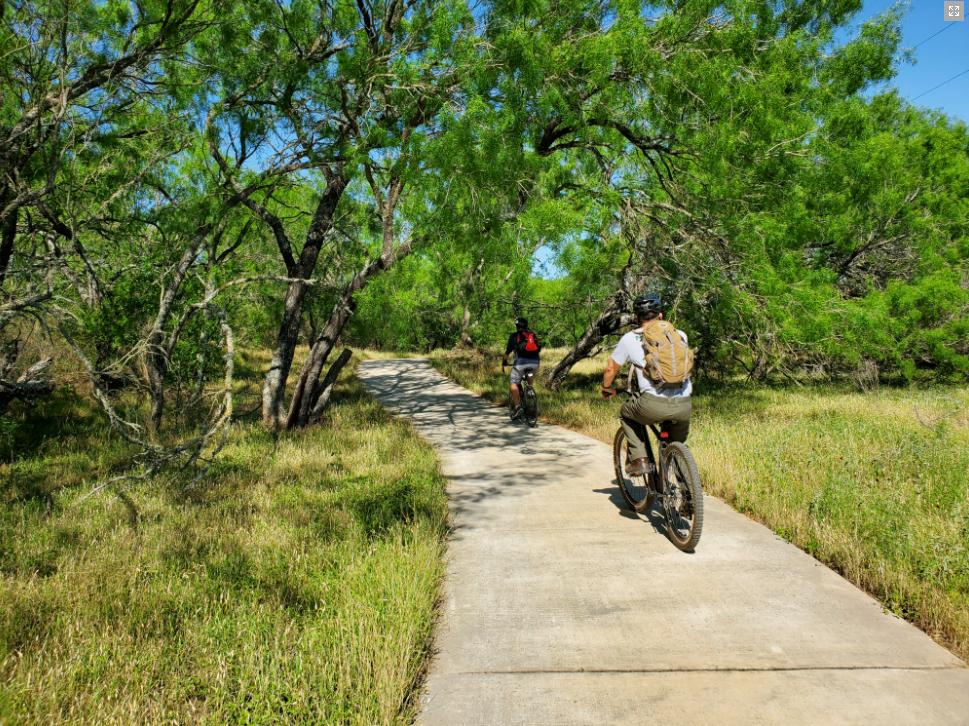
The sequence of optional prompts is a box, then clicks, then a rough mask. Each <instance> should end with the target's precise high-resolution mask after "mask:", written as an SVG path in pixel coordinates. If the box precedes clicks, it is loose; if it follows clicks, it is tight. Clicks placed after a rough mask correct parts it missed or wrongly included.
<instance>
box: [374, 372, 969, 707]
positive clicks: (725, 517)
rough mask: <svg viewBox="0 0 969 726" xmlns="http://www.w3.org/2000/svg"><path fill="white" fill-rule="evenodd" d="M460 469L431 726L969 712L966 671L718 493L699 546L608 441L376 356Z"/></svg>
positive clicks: (388, 380) (406, 412)
mask: <svg viewBox="0 0 969 726" xmlns="http://www.w3.org/2000/svg"><path fill="white" fill-rule="evenodd" d="M360 376H361V377H362V378H363V380H364V383H365V384H366V386H367V388H368V389H369V390H370V391H371V392H372V393H374V394H375V395H376V396H377V397H378V398H379V399H380V401H381V402H382V403H383V404H384V405H385V406H387V407H388V408H389V409H391V410H393V411H395V412H397V413H399V414H400V415H402V416H406V417H407V418H409V419H410V420H412V421H413V422H414V424H415V425H416V427H417V430H418V432H419V433H420V435H421V436H423V437H424V438H425V439H427V440H428V441H430V442H431V444H433V445H434V447H435V448H436V449H437V451H438V452H439V454H440V455H441V458H442V461H443V466H444V473H445V474H446V475H447V477H448V479H449V480H450V488H449V494H450V496H451V510H452V512H453V515H454V525H455V530H454V536H453V539H452V541H451V543H450V550H449V551H450V558H451V559H450V563H449V566H448V573H449V577H448V581H447V585H446V588H447V590H446V602H445V617H444V622H443V624H442V627H441V629H440V631H439V635H438V638H437V648H438V652H437V654H436V656H435V658H434V660H433V662H432V664H431V668H430V673H429V676H428V679H427V686H426V695H425V697H424V710H423V714H422V716H421V720H420V723H423V724H426V726H438V725H441V726H445V725H446V726H477V725H479V724H480V725H481V726H498V725H503V724H521V725H522V726H538V725H539V724H561V725H564V724H570V725H573V726H578V725H582V726H592V725H593V724H595V725H600V724H610V725H612V724H616V725H620V724H621V725H625V724H630V725H632V724H636V725H637V726H638V725H640V724H654V723H655V724H663V725H664V726H696V725H703V724H711V725H713V724H716V725H717V726H730V725H731V724H744V725H745V726H749V725H752V724H783V725H784V726H791V725H797V724H812V725H813V724H865V725H866V726H869V725H876V724H920V726H925V725H930V724H969V669H967V668H966V667H965V665H964V664H963V663H962V662H961V661H959V660H958V659H957V658H955V657H954V656H953V655H951V654H950V653H949V652H948V651H946V650H945V649H943V648H941V647H939V646H938V645H936V644H935V643H934V642H933V641H932V640H931V639H930V638H928V637H927V636H926V635H924V634H923V633H921V632H920V631H919V630H917V629H916V628H914V627H912V626H911V625H908V624H907V623H905V622H904V621H902V620H899V619H897V618H895V617H893V616H890V615H886V614H884V613H883V611H882V609H881V607H880V606H879V605H878V603H877V602H875V601H874V600H873V599H871V598H870V597H868V596H867V595H865V594H864V593H863V592H861V591H860V590H858V589H857V588H855V587H854V586H853V585H851V584H849V583H848V582H847V581H845V580H844V579H842V578H841V577H839V576H838V575H836V574H835V573H834V572H832V571H831V570H829V569H828V568H826V567H824V566H823V565H821V564H820V563H818V562H817V561H816V560H814V559H813V558H812V557H809V556H808V555H806V554H804V553H803V552H801V551H800V550H798V549H797V548H796V547H794V546H792V545H790V544H788V543H787V542H785V541H783V540H782V539H780V538H778V537H777V536H776V535H774V534H773V533H772V532H770V530H768V529H766V528H765V527H762V526H761V525H759V524H757V523H755V522H753V521H751V520H750V519H747V518H746V517H745V516H743V515H741V514H738V513H737V512H735V511H733V510H732V509H731V508H730V507H728V506H727V505H725V504H723V503H722V502H720V501H719V500H717V499H714V498H712V497H708V498H707V499H706V500H705V505H706V524H705V526H704V531H703V538H702V540H701V541H700V545H699V547H698V548H697V551H696V553H695V554H684V553H682V552H680V551H678V550H676V549H675V548H674V547H673V545H672V544H670V542H669V541H668V540H667V539H666V536H665V535H664V534H663V533H662V530H661V529H660V524H659V521H658V520H657V519H655V518H646V517H639V516H637V515H636V514H634V513H632V512H631V511H629V510H628V509H626V507H625V505H624V503H623V502H622V498H621V496H620V494H619V491H618V490H617V489H616V485H615V482H614V479H615V477H614V474H613V471H612V458H611V452H610V449H609V447H607V446H606V445H604V444H602V443H601V442H598V441H594V440H593V439H590V438H588V437H586V436H582V435H581V434H577V433H574V432H572V431H568V430H566V429H562V428H559V427H556V426H551V425H548V424H539V426H538V428H537V429H534V430H532V429H528V428H526V427H525V426H524V425H522V424H512V423H510V422H509V421H508V420H507V415H506V414H505V412H504V409H502V408H499V407H496V406H493V405H492V404H489V403H487V402H486V401H483V400H482V399H480V398H478V397H476V396H474V395H473V394H471V393H470V392H468V391H466V390H465V389H463V388H461V387H459V386H457V385H455V384H453V383H451V382H450V381H448V380H447V379H445V378H444V377H443V376H441V375H439V374H438V373H436V372H435V371H433V370H432V369H431V368H430V367H429V366H428V365H427V364H426V363H425V362H423V361H420V360H381V361H368V362H366V363H363V364H362V365H361V366H360Z"/></svg>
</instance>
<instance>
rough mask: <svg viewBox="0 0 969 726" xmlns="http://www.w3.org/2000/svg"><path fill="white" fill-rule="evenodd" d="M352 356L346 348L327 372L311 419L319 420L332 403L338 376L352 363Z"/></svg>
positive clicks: (320, 386)
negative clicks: (331, 398)
mask: <svg viewBox="0 0 969 726" xmlns="http://www.w3.org/2000/svg"><path fill="white" fill-rule="evenodd" d="M352 356H353V351H352V350H350V349H349V348H344V349H343V352H342V353H340V357H339V358H337V359H336V361H334V363H333V365H331V366H330V370H328V371H327V372H326V378H324V379H323V383H321V384H320V385H319V386H318V388H319V389H320V390H319V392H318V393H317V394H316V396H315V398H316V403H314V404H313V410H312V412H311V413H310V419H315V418H318V417H319V416H320V415H321V414H322V413H323V411H325V410H326V407H327V405H328V404H329V403H330V396H331V395H332V394H333V386H334V385H335V384H336V379H337V376H339V375H340V371H342V370H343V367H344V366H345V365H346V364H347V363H348V362H349V361H350V358H351V357H352Z"/></svg>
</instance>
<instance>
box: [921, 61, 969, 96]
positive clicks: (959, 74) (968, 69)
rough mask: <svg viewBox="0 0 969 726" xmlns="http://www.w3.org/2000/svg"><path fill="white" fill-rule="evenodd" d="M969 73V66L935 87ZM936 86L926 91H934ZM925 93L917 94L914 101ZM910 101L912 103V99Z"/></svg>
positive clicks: (940, 86)
mask: <svg viewBox="0 0 969 726" xmlns="http://www.w3.org/2000/svg"><path fill="white" fill-rule="evenodd" d="M967 73H969V68H966V70H964V71H963V72H962V73H958V74H956V75H954V76H952V78H950V79H949V80H948V81H943V82H942V83H940V84H939V85H938V86H936V87H935V88H942V86H944V85H945V84H946V83H951V82H952V81H954V80H955V79H956V78H958V77H959V76H964V75H966V74H967ZM935 88H930V89H929V90H927V91H926V92H925V93H932V91H934V90H935ZM925 93H920V94H919V95H917V96H916V97H915V98H913V99H912V101H917V100H919V99H920V98H922V96H924V95H925ZM910 103H911V101H910Z"/></svg>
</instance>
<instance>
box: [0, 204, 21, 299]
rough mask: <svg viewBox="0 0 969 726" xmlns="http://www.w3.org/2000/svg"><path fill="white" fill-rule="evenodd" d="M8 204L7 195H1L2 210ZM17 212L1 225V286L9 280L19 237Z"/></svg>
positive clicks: (0, 206) (0, 205)
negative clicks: (8, 268)
mask: <svg viewBox="0 0 969 726" xmlns="http://www.w3.org/2000/svg"><path fill="white" fill-rule="evenodd" d="M6 203H7V194H6V192H4V193H3V194H0V208H2V207H4V206H5V205H6ZM17 211H18V210H14V211H13V213H12V214H10V216H8V217H7V219H5V220H4V221H3V223H2V224H0V285H3V281H4V280H5V279H6V278H7V267H8V266H9V265H10V258H11V256H12V255H13V241H14V238H15V237H16V236H17Z"/></svg>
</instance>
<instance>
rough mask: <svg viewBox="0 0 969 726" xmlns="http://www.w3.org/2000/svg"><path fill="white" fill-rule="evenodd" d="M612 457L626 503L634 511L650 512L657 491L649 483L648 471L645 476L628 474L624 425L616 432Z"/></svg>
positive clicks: (627, 449)
mask: <svg viewBox="0 0 969 726" xmlns="http://www.w3.org/2000/svg"><path fill="white" fill-rule="evenodd" d="M612 458H613V462H614V463H615V467H616V482H617V483H618V484H619V491H620V493H621V494H622V498H623V499H625V500H626V504H628V505H629V508H630V509H632V510H633V511H634V512H637V513H642V512H648V511H649V510H650V508H651V507H652V506H653V501H654V500H655V498H656V492H655V491H653V488H652V487H651V486H650V485H649V480H648V478H647V477H648V476H650V475H649V474H648V473H647V474H644V475H643V476H637V477H630V476H629V475H628V474H626V469H625V466H626V461H627V460H628V459H629V447H628V446H627V441H626V433H625V432H624V431H623V430H622V427H620V428H619V430H618V431H617V432H616V438H615V439H614V440H613V444H612Z"/></svg>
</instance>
